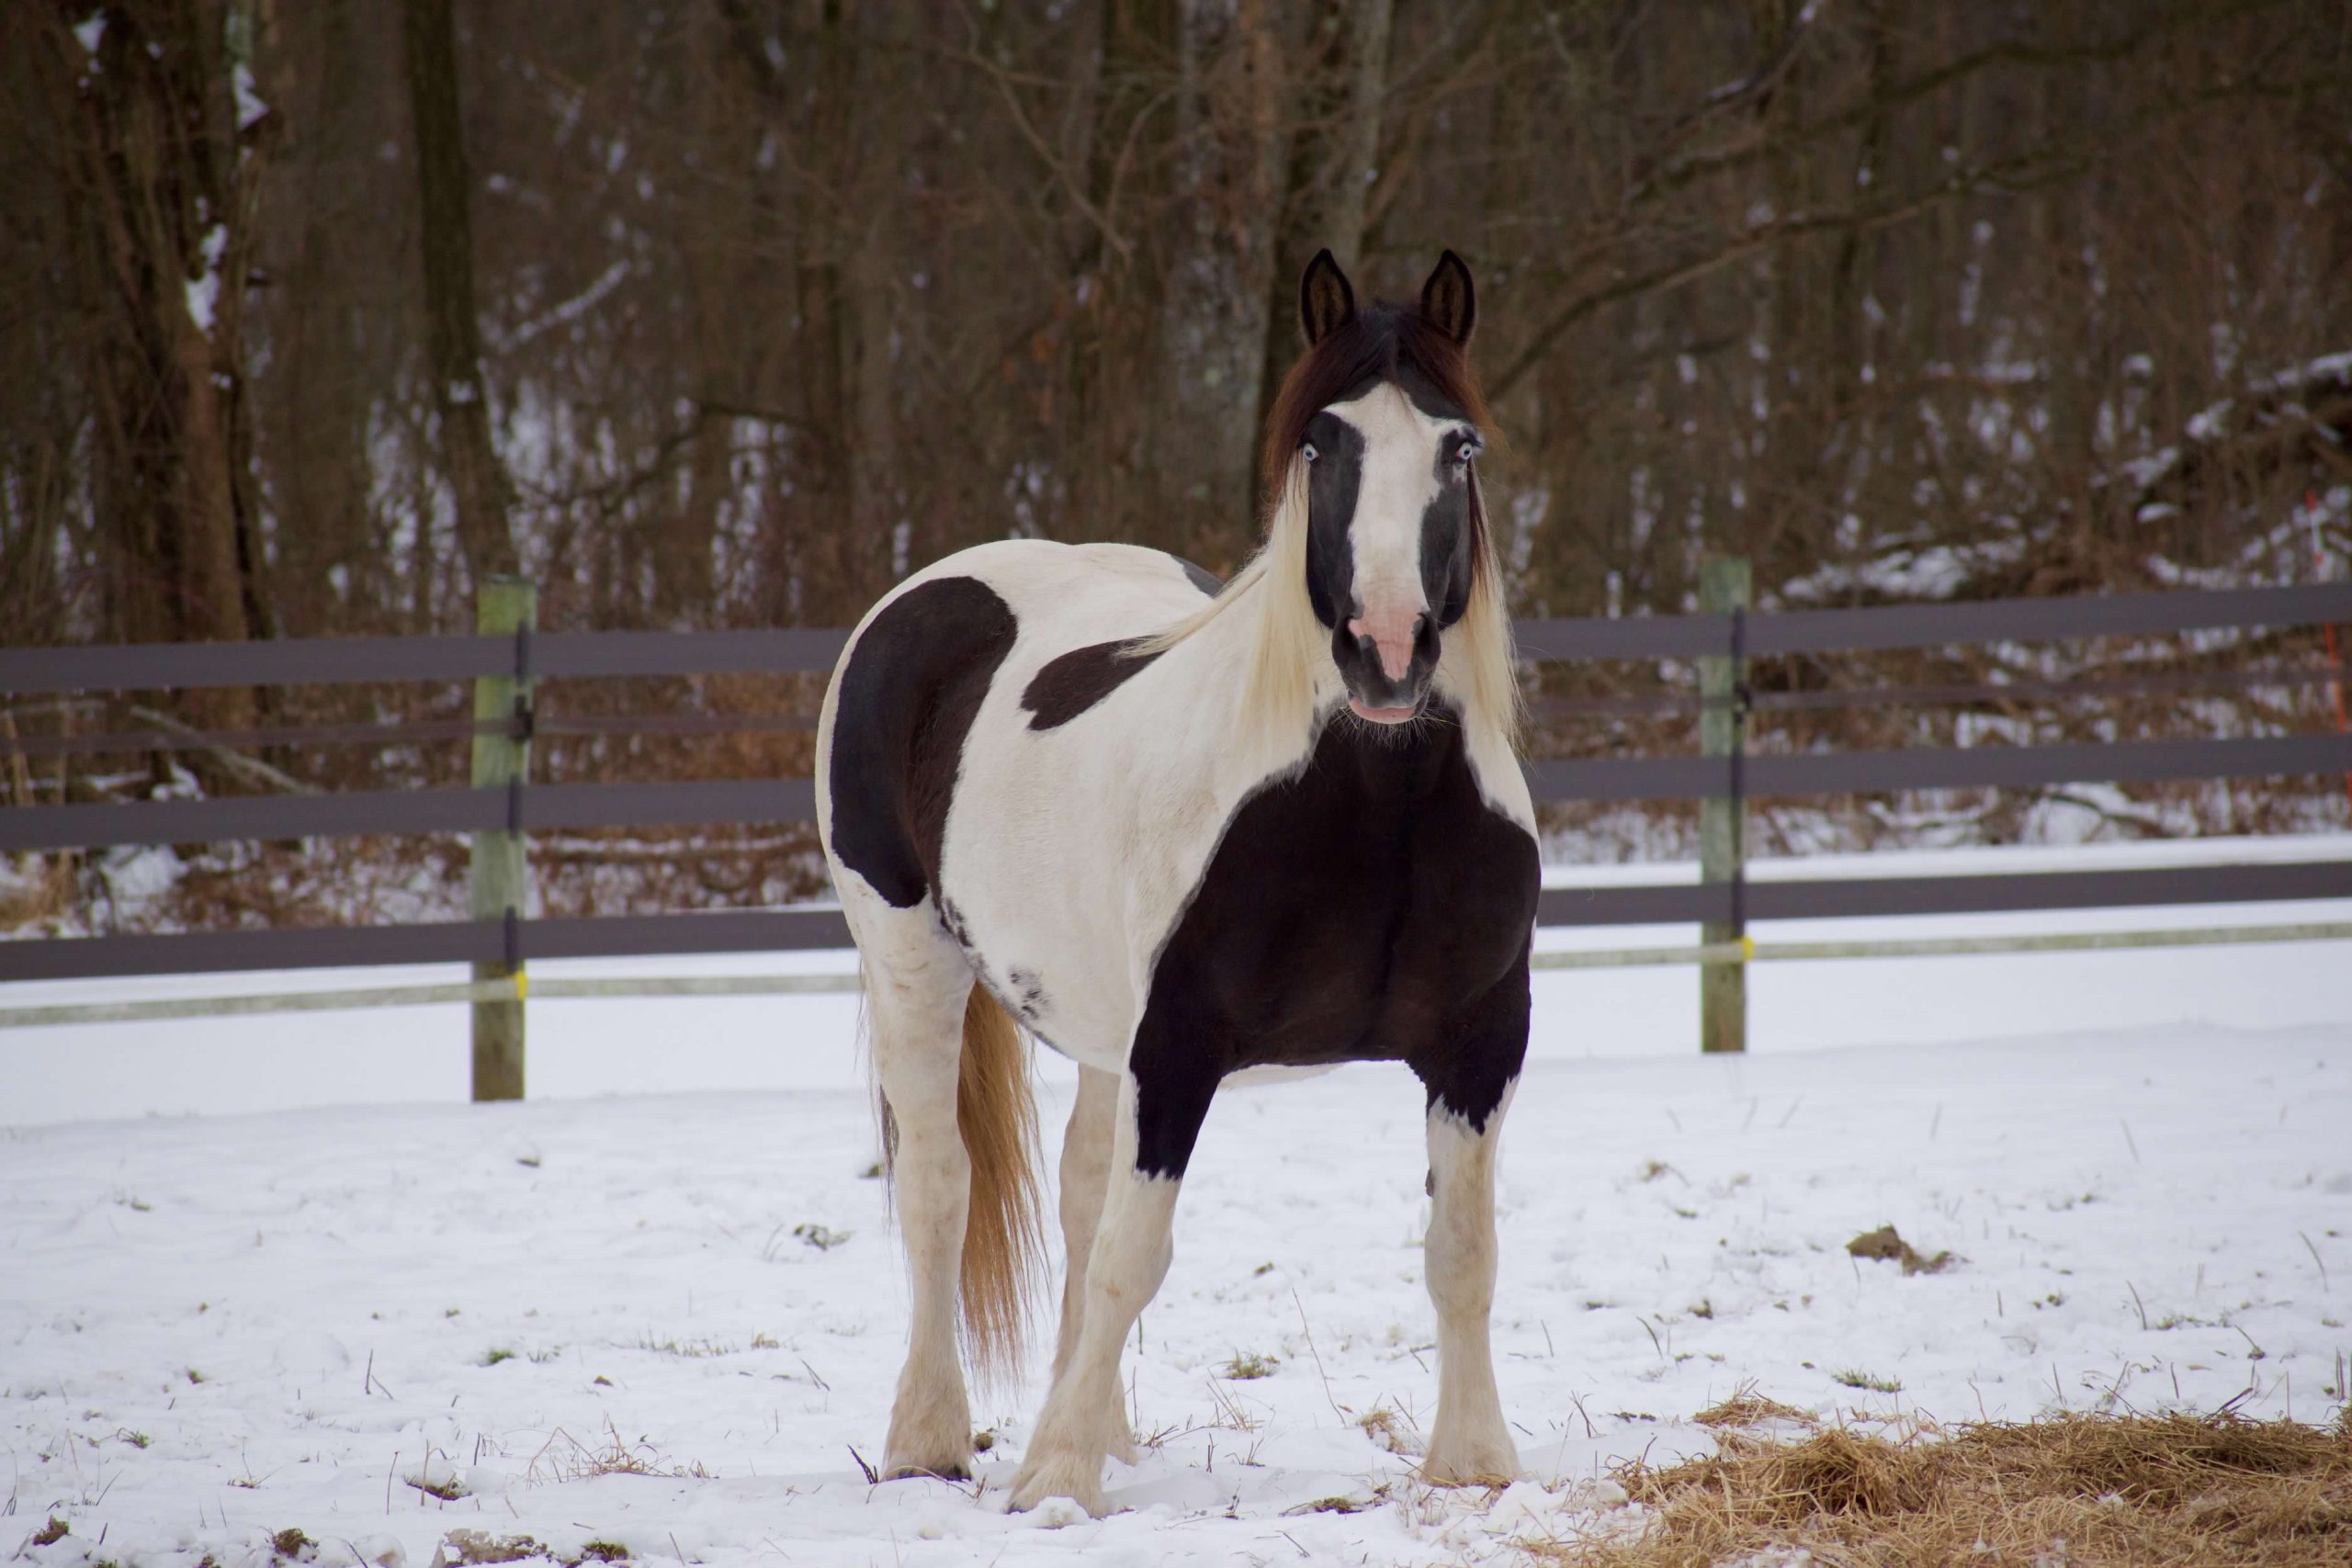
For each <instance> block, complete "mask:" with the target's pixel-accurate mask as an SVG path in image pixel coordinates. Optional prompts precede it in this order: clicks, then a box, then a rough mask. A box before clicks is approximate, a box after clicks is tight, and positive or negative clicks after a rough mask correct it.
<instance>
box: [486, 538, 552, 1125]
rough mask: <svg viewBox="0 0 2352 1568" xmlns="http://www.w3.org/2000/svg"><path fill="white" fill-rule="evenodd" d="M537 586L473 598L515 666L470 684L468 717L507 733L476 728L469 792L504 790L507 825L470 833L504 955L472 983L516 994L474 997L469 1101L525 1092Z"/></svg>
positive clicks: (517, 583)
mask: <svg viewBox="0 0 2352 1568" xmlns="http://www.w3.org/2000/svg"><path fill="white" fill-rule="evenodd" d="M538 619H539V591H538V586H537V584H536V583H534V582H532V581H531V580H530V579H528V578H526V577H486V578H484V579H483V580H482V581H481V588H480V590H479V591H478V592H477V593H476V597H475V612H474V629H475V630H476V631H478V632H480V633H481V635H482V636H484V637H512V638H513V639H514V642H515V663H514V669H513V672H512V673H510V674H505V675H486V676H483V677H482V678H481V679H480V680H477V681H476V682H474V722H475V723H476V724H477V725H492V724H507V725H510V726H511V725H512V721H514V720H517V719H519V720H521V721H522V723H521V724H520V726H519V727H515V728H513V729H512V731H511V732H509V731H489V732H484V731H481V730H477V731H476V732H475V735H474V756H473V783H474V787H475V788H476V789H503V790H505V791H506V826H505V827H504V828H503V829H492V830H490V831H487V832H478V833H476V834H475V835H474V836H473V845H472V850H473V853H472V866H471V877H470V885H471V895H472V899H471V901H472V908H473V918H474V919H477V920H503V921H504V922H505V927H506V953H505V957H504V959H503V962H500V963H497V964H475V965H474V978H475V979H476V980H512V981H513V982H514V984H515V994H514V995H513V996H511V997H505V998H500V999H499V1000H497V1001H477V1002H475V1003H474V1030H473V1043H474V1074H473V1089H474V1098H475V1099H476V1100H520V1099H522V1098H523V1059H524V1058H523V987H524V984H525V976H524V971H523V960H522V950H521V945H520V934H521V926H522V919H523V916H524V914H525V912H526V908H527V907H528V905H529V903H530V897H531V869H530V864H529V863H528V861H527V860H526V858H525V855H524V846H525V840H524V837H523V830H522V829H523V812H522V805H523V786H524V784H525V783H526V781H527V780H528V778H529V776H530V771H531V733H530V732H531V725H530V718H531V634H532V633H533V632H534V631H536V630H537V626H538Z"/></svg>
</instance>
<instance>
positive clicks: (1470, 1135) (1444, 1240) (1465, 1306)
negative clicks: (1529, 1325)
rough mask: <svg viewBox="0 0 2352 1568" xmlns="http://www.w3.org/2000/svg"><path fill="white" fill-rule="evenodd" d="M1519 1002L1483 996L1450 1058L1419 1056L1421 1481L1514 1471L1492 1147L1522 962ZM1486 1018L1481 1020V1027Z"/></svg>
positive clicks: (1523, 1009) (1519, 1015) (1466, 1481)
mask: <svg viewBox="0 0 2352 1568" xmlns="http://www.w3.org/2000/svg"><path fill="white" fill-rule="evenodd" d="M1517 987H1518V988H1517V994H1516V999H1515V1001H1514V998H1512V997H1511V996H1510V994H1509V993H1510V991H1511V984H1510V982H1506V983H1505V985H1504V986H1503V987H1501V989H1502V991H1503V992H1504V993H1505V994H1504V995H1503V996H1501V997H1499V998H1489V999H1488V1002H1487V1005H1486V1006H1485V1007H1483V1008H1482V1009H1481V1010H1480V1012H1481V1014H1482V1017H1481V1019H1480V1020H1479V1021H1478V1022H1477V1024H1474V1026H1473V1027H1471V1028H1470V1029H1467V1030H1464V1031H1462V1032H1456V1033H1453V1037H1452V1039H1451V1040H1450V1042H1449V1044H1448V1048H1447V1051H1446V1054H1445V1055H1444V1056H1443V1057H1442V1058H1440V1059H1438V1060H1434V1061H1431V1062H1430V1063H1429V1064H1427V1065H1426V1066H1425V1065H1423V1064H1421V1063H1416V1064H1415V1066H1416V1067H1417V1068H1418V1069H1419V1071H1420V1073H1421V1077H1422V1079H1423V1081H1424V1082H1426V1083H1427V1084H1428V1086H1429V1091H1430V1103H1429V1151H1430V1198H1431V1199H1432V1205H1431V1208H1430V1230H1429V1236H1428V1238H1427V1240H1426V1241H1425V1242H1424V1243H1423V1245H1422V1260H1423V1267H1424V1268H1425V1269H1427V1271H1428V1273H1429V1286H1430V1301H1431V1302H1432V1303H1434V1304H1435V1305H1436V1307H1437V1423H1436V1426H1435V1427H1434V1428H1433V1429H1432V1430H1431V1432H1430V1446H1429V1453H1428V1455H1427V1456H1426V1457H1425V1458H1424V1459H1423V1460H1422V1461H1421V1478H1422V1479H1423V1480H1425V1481H1428V1482H1430V1483H1431V1484H1433V1485H1438V1486H1467V1485H1475V1484H1480V1483H1494V1484H1502V1483H1507V1482H1509V1481H1510V1479H1511V1478H1512V1477H1513V1476H1514V1475H1516V1474H1517V1473H1518V1472H1519V1452H1518V1450H1516V1449H1515V1448H1513V1447H1512V1445H1511V1440H1510V1431H1509V1430H1508V1429H1507V1428H1506V1427H1504V1425H1503V1407H1502V1398H1501V1395H1500V1394H1499V1393H1498V1392H1497V1390H1496V1387H1495V1359H1494V1348H1493V1346H1492V1345H1491V1344H1490V1343H1489V1340H1488V1334H1487V1320H1488V1318H1489V1317H1490V1315H1491V1314H1492V1313H1493V1310H1494V1304H1495V1272H1496V1249H1495V1155H1496V1147H1497V1145H1498V1144H1499V1143H1500V1141H1501V1138H1502V1130H1503V1112H1504V1111H1506V1110H1508V1109H1509V1108H1510V1100H1511V1094H1512V1091H1513V1090H1514V1089H1516V1088H1517V1087H1518V1083H1519V1069H1520V1066H1521V1062H1522V1061H1523V1060H1524V1059H1525V1057H1526V1054H1527V991H1526V975H1525V971H1524V969H1522V970H1521V971H1520V974H1519V977H1518V980H1517ZM1479 1024H1483V1025H1484V1027H1480V1026H1478V1025H1479Z"/></svg>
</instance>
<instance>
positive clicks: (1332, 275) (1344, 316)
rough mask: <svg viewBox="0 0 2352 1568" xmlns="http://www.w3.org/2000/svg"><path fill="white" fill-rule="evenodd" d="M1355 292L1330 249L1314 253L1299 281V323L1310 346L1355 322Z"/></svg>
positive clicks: (1326, 248) (1327, 247)
mask: <svg viewBox="0 0 2352 1568" xmlns="http://www.w3.org/2000/svg"><path fill="white" fill-rule="evenodd" d="M1355 314H1356V291H1355V290H1354V289H1353V288H1351V287H1349V284H1348V275H1347V274H1346V273H1344V272H1341V271H1340V264H1339V263H1338V262H1337V261H1335V260H1333V259H1332V256H1331V252H1330V248H1329V246H1326V247H1325V248H1324V249H1322V250H1319V251H1317V252H1316V253H1315V259H1314V260H1313V261H1311V262H1308V263H1307V264H1306V274H1305V275H1304V276H1301V277H1300V278H1299V280H1298V324H1299V325H1300V326H1301V327H1302V328H1304V329H1305V330H1306V342H1307V345H1308V346H1309V347H1312V346H1313V345H1315V344H1318V343H1321V342H1322V341H1323V340H1324V339H1325V338H1327V337H1329V336H1330V335H1331V334H1332V333H1335V332H1338V331H1339V330H1340V328H1341V327H1344V326H1346V325H1347V324H1348V323H1349V322H1350V321H1353V320H1354V319H1355Z"/></svg>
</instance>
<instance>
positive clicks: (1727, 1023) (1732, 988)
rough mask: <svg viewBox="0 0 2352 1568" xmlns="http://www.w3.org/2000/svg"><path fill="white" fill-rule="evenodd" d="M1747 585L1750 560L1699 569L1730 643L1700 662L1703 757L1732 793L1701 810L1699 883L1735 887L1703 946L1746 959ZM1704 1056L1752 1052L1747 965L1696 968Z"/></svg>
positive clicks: (1705, 930) (1706, 603)
mask: <svg viewBox="0 0 2352 1568" xmlns="http://www.w3.org/2000/svg"><path fill="white" fill-rule="evenodd" d="M1749 581H1750V580H1749V574H1748V566H1747V562H1746V561H1745V560H1741V559H1738V558H1733V557H1716V558H1712V559H1709V560H1706V561H1702V563H1700V567H1699V611H1700V613H1701V614H1702V615H1729V616H1731V617H1732V626H1733V635H1732V637H1731V639H1730V651H1729V654H1728V656H1727V657H1724V658H1716V659H1702V660H1699V695H1700V697H1701V699H1702V701H1703V702H1704V703H1705V704H1706V705H1705V706H1704V707H1703V708H1702V709H1701V710H1700V714H1699V749H1700V750H1701V751H1702V752H1704V753H1705V754H1706V755H1707V756H1710V757H1723V758H1725V759H1728V761H1729V765H1730V768H1731V771H1732V793H1731V794H1730V795H1728V796H1725V795H1709V796H1708V797H1707V798H1706V799H1705V800H1703V801H1702V802H1700V804H1699V878H1700V880H1701V881H1702V882H1708V883H1728V884H1730V885H1731V891H1732V918H1731V919H1728V920H1720V921H1718V920H1709V921H1707V922H1705V923H1704V924H1702V926H1701V927H1700V928H1699V941H1700V942H1701V943H1702V944H1703V945H1707V946H1713V945H1715V944H1716V943H1719V942H1724V943H1737V944H1739V947H1740V951H1741V953H1742V955H1743V957H1744V956H1745V955H1747V953H1750V952H1752V944H1750V943H1749V942H1748V940H1747V916H1746V911H1745V910H1744V909H1743V908H1742V907H1741V906H1742V904H1743V902H1744V900H1743V899H1742V897H1741V891H1742V887H1743V883H1744V879H1745V876H1746V872H1745V866H1744V863H1745V858H1746V854H1747V810H1746V807H1747V802H1746V800H1745V799H1744V798H1743V791H1742V788H1741V779H1740V761H1741V754H1742V752H1743V751H1744V750H1745V749H1746V747H1747V712H1746V707H1745V702H1744V694H1745V693H1746V690H1747V659H1746V658H1745V647H1746V644H1745V637H1744V631H1745V622H1746V616H1747V604H1748V593H1749ZM1699 1049H1700V1050H1702V1051H1704V1052H1708V1053H1710V1054H1712V1053H1714V1052H1720V1051H1745V1050H1747V964H1745V963H1743V962H1739V961H1733V962H1730V963H1708V964H1701V965H1700V966H1699Z"/></svg>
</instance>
